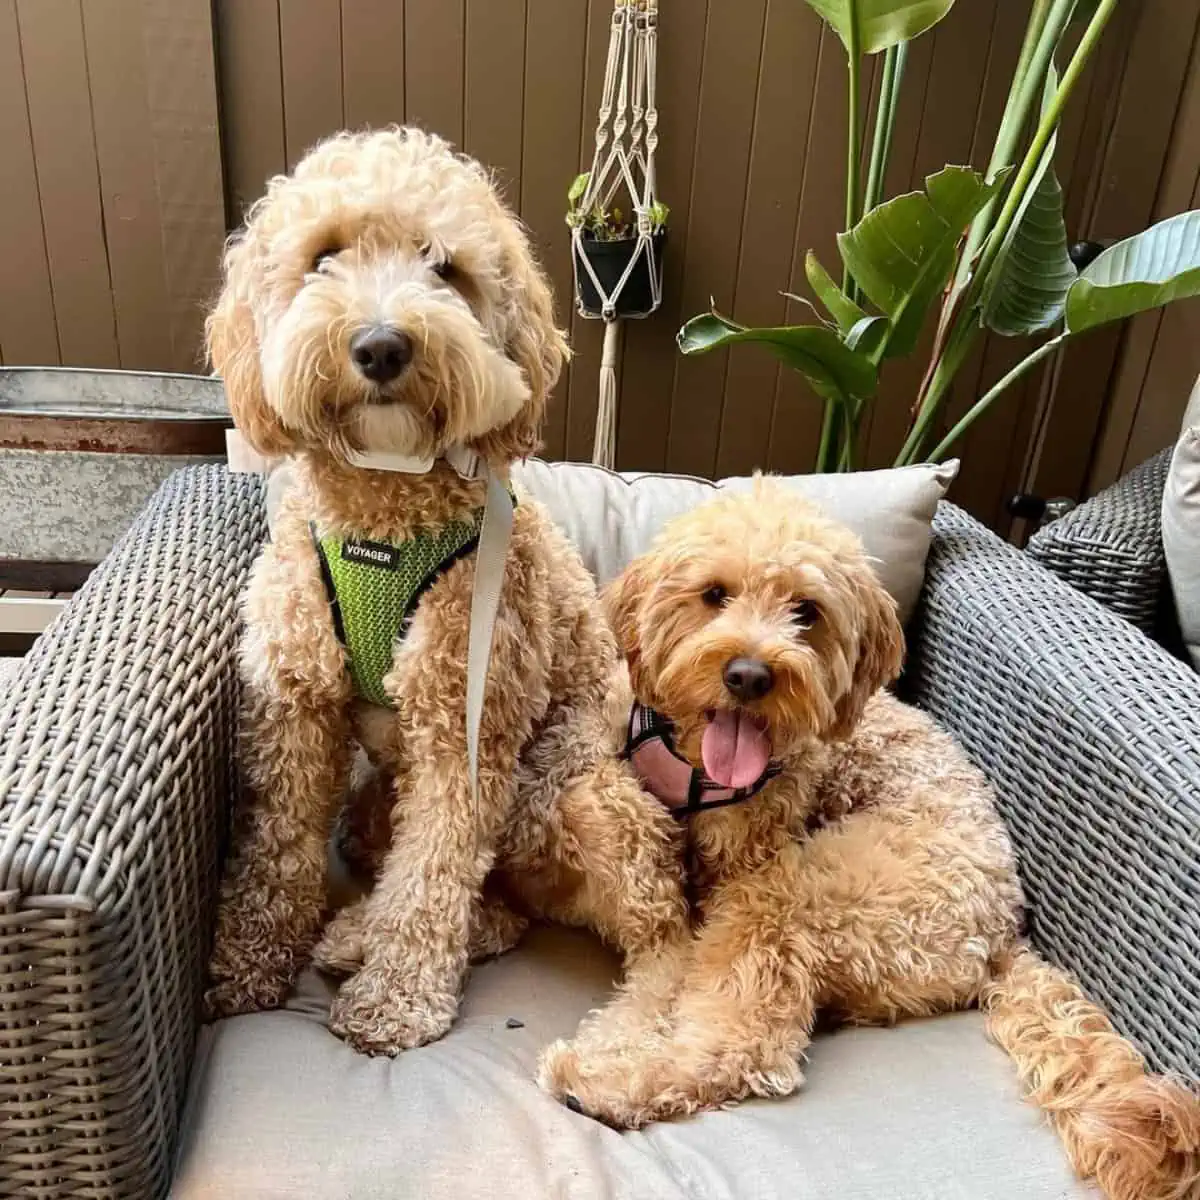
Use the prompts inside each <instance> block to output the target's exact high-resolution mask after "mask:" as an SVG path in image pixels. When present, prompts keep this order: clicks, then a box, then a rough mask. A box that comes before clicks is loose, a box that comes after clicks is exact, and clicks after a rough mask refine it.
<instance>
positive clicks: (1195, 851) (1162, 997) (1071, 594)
mask: <svg viewBox="0 0 1200 1200" xmlns="http://www.w3.org/2000/svg"><path fill="white" fill-rule="evenodd" d="M906 685H907V688H908V692H909V695H910V698H912V699H914V700H915V701H916V702H917V703H918V704H920V705H922V706H923V707H924V708H926V709H927V710H928V711H929V712H930V713H931V714H932V715H933V716H934V717H935V718H936V719H937V720H938V721H939V722H940V723H941V724H942V725H943V726H944V727H945V728H947V729H949V730H950V732H952V733H953V734H954V735H955V736H956V737H957V738H958V739H959V741H960V742H961V743H962V744H963V745H964V746H965V747H966V749H967V751H968V752H969V753H970V754H971V756H972V758H974V760H975V761H976V762H977V763H978V764H979V766H980V767H981V768H982V770H983V771H984V772H985V773H986V774H987V776H988V778H989V779H990V781H991V783H992V785H993V786H994V787H995V789H996V792H997V794H998V797H999V801H1000V806H1001V811H1002V812H1003V814H1004V817H1005V820H1006V821H1007V823H1008V826H1009V830H1010V832H1011V834H1012V837H1013V841H1014V842H1015V844H1016V848H1017V853H1018V856H1019V858H1020V865H1021V872H1022V878H1023V880H1024V883H1025V887H1026V894H1027V898H1028V901H1029V908H1030V924H1031V930H1032V934H1033V937H1034V940H1035V942H1036V943H1037V944H1038V946H1039V947H1040V948H1041V950H1042V951H1043V952H1044V953H1046V954H1047V955H1049V956H1050V957H1051V958H1053V959H1054V960H1056V961H1057V962H1059V963H1060V964H1061V965H1063V966H1065V967H1067V968H1068V969H1070V970H1072V971H1074V972H1075V973H1076V974H1077V975H1078V977H1079V978H1080V980H1081V982H1082V983H1083V984H1084V986H1085V987H1086V988H1087V989H1088V990H1089V992H1090V993H1091V994H1092V996H1093V997H1094V998H1095V999H1096V1000H1098V1001H1100V1002H1101V1003H1103V1004H1105V1005H1106V1006H1107V1007H1108V1009H1109V1011H1110V1012H1111V1013H1112V1015H1113V1017H1114V1019H1115V1020H1116V1021H1117V1023H1118V1025H1119V1026H1120V1027H1121V1029H1122V1031H1123V1032H1125V1033H1126V1034H1127V1035H1128V1036H1130V1037H1131V1038H1133V1039H1134V1040H1135V1041H1136V1042H1137V1043H1138V1044H1139V1045H1140V1046H1141V1047H1142V1048H1143V1049H1144V1050H1145V1051H1146V1053H1147V1055H1148V1057H1149V1058H1150V1059H1151V1061H1152V1062H1153V1063H1154V1064H1155V1066H1157V1067H1158V1068H1160V1069H1163V1068H1168V1067H1173V1068H1175V1069H1177V1070H1180V1071H1184V1072H1185V1073H1188V1074H1190V1075H1191V1076H1193V1077H1200V676H1197V675H1196V674H1194V673H1193V672H1191V671H1189V670H1188V669H1187V668H1186V667H1184V666H1183V665H1182V664H1181V663H1179V662H1177V661H1176V660H1175V659H1173V658H1172V657H1171V656H1170V655H1168V654H1167V653H1166V652H1165V651H1163V650H1162V649H1161V648H1160V647H1158V646H1157V645H1155V644H1154V643H1153V642H1151V641H1150V640H1149V639H1148V638H1146V637H1144V636H1143V635H1142V634H1140V633H1138V632H1137V630H1135V629H1134V628H1133V627H1132V626H1131V625H1129V624H1127V623H1126V622H1125V621H1122V620H1120V619H1119V618H1118V617H1116V616H1114V615H1113V614H1112V613H1110V612H1108V611H1106V610H1105V609H1104V608H1102V607H1101V606H1100V605H1098V604H1096V603H1095V602H1094V601H1092V600H1089V599H1088V598H1087V597H1085V596H1080V595H1079V594H1078V593H1077V592H1075V591H1073V590H1072V589H1071V588H1069V587H1068V586H1067V585H1066V584H1064V583H1063V582H1062V581H1061V580H1059V579H1056V578H1055V577H1054V576H1052V575H1051V574H1050V573H1049V572H1047V571H1045V570H1043V569H1042V568H1041V567H1040V566H1039V565H1038V564H1037V563H1035V562H1033V561H1032V560H1031V559H1030V558H1028V557H1027V556H1026V555H1024V554H1021V553H1020V552H1019V551H1017V550H1015V549H1013V548H1012V547H1011V546H1009V545H1007V544H1006V543H1004V542H1002V541H1001V540H1000V539H999V538H997V537H996V536H995V535H994V534H992V533H989V532H988V531H987V530H985V529H984V528H983V527H982V526H980V525H978V524H977V523H976V522H975V521H973V520H972V519H971V518H969V517H968V516H966V515H965V514H964V513H962V512H960V511H959V510H957V509H955V508H953V507H952V506H950V505H945V504H943V505H942V507H941V510H940V511H939V513H938V517H937V520H936V522H935V524H934V545H933V549H932V551H931V554H930V559H929V568H928V575H927V579H926V586H925V591H924V593H923V595H922V603H921V607H920V610H919V612H918V615H917V618H916V622H915V628H914V631H913V637H912V641H911V647H910V664H909V672H908V675H907V679H906Z"/></svg>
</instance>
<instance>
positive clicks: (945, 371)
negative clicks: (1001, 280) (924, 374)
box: [896, 321, 979, 467]
mask: <svg viewBox="0 0 1200 1200" xmlns="http://www.w3.org/2000/svg"><path fill="white" fill-rule="evenodd" d="M978 336H979V326H978V325H976V324H975V323H974V322H973V321H972V322H969V323H968V324H966V325H959V326H956V327H955V328H954V330H953V331H952V332H951V334H950V336H949V338H948V339H947V341H946V345H945V348H944V349H943V351H942V356H941V358H940V359H939V360H938V362H937V366H935V367H934V369H933V372H932V375H931V377H930V381H929V386H928V388H926V390H925V395H924V397H923V398H922V400H921V408H920V411H919V412H918V413H917V418H916V420H915V421H914V422H913V427H912V429H910V430H909V433H908V437H907V439H906V440H905V442H904V446H903V448H902V449H901V451H900V454H899V456H898V457H897V458H896V466H898V467H906V466H909V465H910V464H911V463H914V462H919V461H920V456H921V447H922V446H923V445H924V443H925V439H926V438H927V437H928V435H929V430H930V428H931V426H932V425H933V421H934V418H935V417H936V416H937V413H938V410H939V409H940V408H941V406H942V401H943V400H944V399H945V397H946V393H947V392H948V391H949V390H950V387H951V385H952V384H953V383H954V377H955V375H957V374H958V371H959V368H960V367H961V366H962V365H963V363H964V362H965V361H966V358H967V355H968V354H970V352H971V348H972V347H973V346H974V345H975V339H976V338H977V337H978Z"/></svg>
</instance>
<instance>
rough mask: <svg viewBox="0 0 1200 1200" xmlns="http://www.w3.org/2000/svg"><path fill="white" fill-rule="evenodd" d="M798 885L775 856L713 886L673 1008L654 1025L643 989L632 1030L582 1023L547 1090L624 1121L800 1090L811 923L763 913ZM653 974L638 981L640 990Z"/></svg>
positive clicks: (810, 1015) (812, 987)
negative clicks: (616, 1033)
mask: <svg viewBox="0 0 1200 1200" xmlns="http://www.w3.org/2000/svg"><path fill="white" fill-rule="evenodd" d="M789 883H794V880H793V879H792V876H791V874H790V872H788V871H787V870H785V869H784V868H783V867H782V866H781V865H780V864H779V863H776V864H774V865H773V866H768V867H766V868H764V869H762V870H761V871H760V872H758V873H757V874H756V875H755V876H753V877H752V878H749V879H744V880H741V881H739V882H738V883H736V884H734V885H731V886H729V887H727V888H725V889H722V890H720V891H718V892H717V893H714V896H713V903H712V905H711V906H710V909H709V912H708V914H707V917H706V919H705V922H704V924H703V925H702V926H701V928H700V929H699V930H698V931H697V933H696V934H695V937H694V939H693V941H692V943H691V946H690V947H689V948H687V949H686V950H685V951H684V952H683V957H682V959H680V960H678V961H679V963H680V964H681V967H682V970H681V971H679V973H678V976H677V978H676V979H675V980H673V981H670V983H669V986H670V987H671V988H672V990H673V993H674V1005H673V1007H671V1008H670V1009H668V1010H667V1011H666V1012H664V1011H663V1010H662V1009H661V1008H659V1009H658V1014H659V1015H658V1020H657V1022H656V1023H655V1024H654V1025H653V1026H652V1025H651V1022H650V1020H649V1018H648V1015H647V1014H648V1013H650V1012H652V1011H654V1009H655V1006H656V1004H658V1003H661V996H660V997H654V996H650V995H647V996H645V997H644V998H643V999H642V1004H641V1006H640V1007H641V1008H642V1015H641V1016H640V1019H637V1018H635V1020H634V1021H633V1022H632V1023H631V1024H630V1025H629V1026H627V1028H628V1030H629V1034H630V1036H629V1037H627V1038H626V1039H625V1040H620V1039H610V1040H608V1041H607V1043H606V1042H605V1040H604V1039H602V1037H601V1036H598V1033H599V1031H600V1030H601V1029H602V1028H603V1022H604V1017H603V1016H602V1017H601V1018H599V1020H598V1021H597V1027H596V1028H595V1029H587V1028H585V1029H584V1030H583V1031H581V1035H580V1038H579V1039H578V1047H572V1046H563V1045H562V1044H559V1045H557V1046H554V1047H551V1049H550V1050H549V1051H548V1052H547V1054H546V1057H545V1059H544V1062H543V1067H542V1072H541V1076H540V1078H541V1080H542V1083H543V1086H546V1087H548V1088H549V1089H550V1090H551V1091H553V1092H554V1093H555V1094H556V1095H558V1096H559V1097H560V1098H562V1099H564V1100H565V1102H566V1103H568V1104H569V1105H571V1106H572V1107H577V1108H578V1109H579V1110H580V1111H582V1112H585V1113H587V1114H588V1115H590V1116H593V1117H595V1118H597V1119H598V1120H601V1121H603V1122H605V1123H606V1124H609V1125H613V1126H616V1127H618V1128H624V1129H636V1128H639V1127H641V1126H643V1125H646V1124H648V1123H649V1122H651V1121H660V1120H665V1119H667V1118H670V1117H674V1116H680V1115H683V1114H686V1113H691V1112H696V1111H698V1110H700V1109H707V1108H717V1107H720V1106H721V1105H723V1104H727V1103H730V1102H733V1101H736V1100H741V1099H744V1098H745V1097H747V1096H752V1095H754V1096H785V1095H788V1094H790V1093H791V1092H793V1091H795V1090H796V1088H797V1087H799V1086H800V1083H801V1082H802V1078H803V1077H802V1075H801V1072H800V1057H801V1055H802V1053H803V1051H804V1049H805V1048H806V1047H807V1045H808V1041H809V1035H810V1032H811V1029H812V1025H813V1021H814V1017H815V1011H816V996H817V986H816V980H817V978H818V972H817V970H816V966H815V959H816V954H817V952H816V950H815V948H814V946H813V944H812V942H811V940H810V939H809V938H808V937H807V935H806V934H805V933H803V932H802V931H799V930H796V929H785V928H783V927H781V926H780V924H778V923H776V922H772V921H769V920H764V919H763V917H764V915H765V914H768V913H771V912H775V913H780V914H784V913H787V912H788V911H789V897H788V890H789ZM650 978H651V977H650V976H648V975H642V976H641V979H640V980H633V981H631V992H630V994H631V996H633V995H636V992H637V986H638V983H639V982H644V981H646V980H648V979H650ZM658 982H659V984H660V988H661V985H662V984H663V982H664V980H663V979H662V978H661V977H660V979H659V981H658Z"/></svg>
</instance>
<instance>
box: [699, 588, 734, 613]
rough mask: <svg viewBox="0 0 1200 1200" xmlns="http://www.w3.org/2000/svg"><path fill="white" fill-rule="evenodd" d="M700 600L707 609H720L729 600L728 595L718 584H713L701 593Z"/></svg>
mask: <svg viewBox="0 0 1200 1200" xmlns="http://www.w3.org/2000/svg"><path fill="white" fill-rule="evenodd" d="M700 599H701V600H703V601H704V603H705V604H707V605H708V607H709V608H720V607H721V605H723V604H724V603H725V601H726V600H728V599H729V593H728V592H727V591H726V590H725V589H724V588H723V587H722V586H721V585H720V584H719V583H714V584H713V585H712V587H709V588H705V589H704V591H703V592H701V594H700Z"/></svg>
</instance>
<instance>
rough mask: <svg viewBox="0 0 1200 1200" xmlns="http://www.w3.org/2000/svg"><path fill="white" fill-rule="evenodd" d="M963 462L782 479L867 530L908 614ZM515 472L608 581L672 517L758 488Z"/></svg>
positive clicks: (879, 565)
mask: <svg viewBox="0 0 1200 1200" xmlns="http://www.w3.org/2000/svg"><path fill="white" fill-rule="evenodd" d="M957 471H958V463H957V462H950V463H943V464H942V465H940V466H916V467H901V468H898V469H894V470H888V471H860V472H856V473H854V474H850V475H788V476H784V477H783V480H784V483H786V484H787V486H788V487H790V488H792V489H794V490H795V492H796V493H797V495H800V496H804V497H805V498H806V499H809V500H812V501H814V502H815V503H817V504H819V505H820V506H821V507H822V508H823V509H824V510H825V511H826V513H828V515H829V516H831V517H834V518H835V519H837V520H839V521H841V522H842V523H843V524H845V525H848V526H849V527H850V528H851V529H853V530H854V532H855V533H857V534H858V536H859V537H860V538H861V539H862V541H863V545H864V546H865V547H866V551H867V553H868V554H869V555H871V556H872V558H873V559H874V560H875V563H876V569H877V570H878V572H879V577H880V580H881V582H882V583H883V585H884V587H886V588H887V589H888V591H889V592H890V593H891V594H892V596H893V597H894V598H895V600H896V603H897V604H898V605H899V607H900V615H901V619H902V620H905V621H907V619H908V618H909V616H910V615H911V614H912V611H913V609H914V608H915V607H916V603H917V597H918V595H919V594H920V591H921V584H922V582H923V581H924V578H925V558H926V556H927V555H928V553H929V540H930V524H931V522H932V521H933V514H934V512H935V510H936V509H937V505H938V501H939V500H940V499H941V498H942V497H943V496H944V495H945V494H946V489H947V488H948V487H949V486H950V484H951V483H952V482H953V480H954V476H955V475H956V474H957ZM514 476H515V479H516V482H517V484H518V487H520V488H523V489H524V490H526V491H528V492H529V493H530V494H531V495H533V497H534V498H535V499H537V500H540V501H541V502H542V504H544V505H545V506H546V507H547V508H548V509H549V510H550V515H551V516H552V517H553V518H554V520H555V522H556V523H557V524H558V525H559V526H560V527H561V528H562V529H563V530H565V531H566V533H567V535H568V536H569V537H570V538H571V540H572V541H573V542H574V543H575V545H576V546H578V547H579V551H580V553H581V554H582V555H583V561H584V562H585V563H586V564H587V566H588V569H589V570H590V571H591V572H592V574H593V575H595V576H596V578H597V579H598V580H599V581H600V583H602V584H603V583H607V582H608V581H609V580H610V579H612V578H613V576H615V575H617V574H618V573H619V572H620V571H621V570H622V569H623V568H624V567H625V566H626V564H627V563H628V562H629V561H630V559H633V558H635V557H637V555H638V554H640V553H642V551H644V550H646V549H647V548H648V547H649V545H650V543H651V542H652V541H653V540H654V537H655V535H656V534H657V533H658V532H659V530H660V529H662V527H663V526H664V525H665V524H666V523H667V522H668V521H670V520H671V518H672V517H676V516H678V515H679V514H680V513H683V512H687V511H688V510H689V509H692V508H695V507H696V506H697V505H700V504H703V503H704V502H705V501H706V500H709V499H711V498H712V497H713V496H714V495H715V494H717V491H718V490H720V489H728V490H730V491H737V492H745V491H748V490H749V489H750V487H751V480H750V479H748V478H740V479H724V480H721V482H720V483H712V482H710V481H708V480H706V479H696V478H693V477H691V476H686V475H648V474H629V475H618V474H616V473H614V472H612V471H606V470H604V469H603V468H602V467H593V466H589V465H585V464H582V463H549V462H543V461H542V460H541V459H530V460H529V461H528V462H525V463H521V464H518V466H517V467H516V470H515V472H514Z"/></svg>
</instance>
